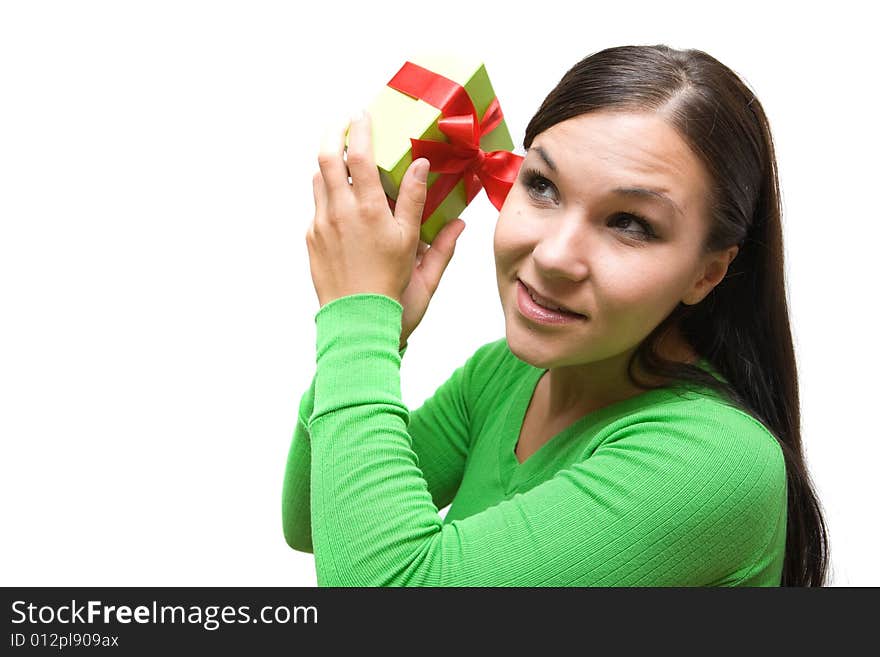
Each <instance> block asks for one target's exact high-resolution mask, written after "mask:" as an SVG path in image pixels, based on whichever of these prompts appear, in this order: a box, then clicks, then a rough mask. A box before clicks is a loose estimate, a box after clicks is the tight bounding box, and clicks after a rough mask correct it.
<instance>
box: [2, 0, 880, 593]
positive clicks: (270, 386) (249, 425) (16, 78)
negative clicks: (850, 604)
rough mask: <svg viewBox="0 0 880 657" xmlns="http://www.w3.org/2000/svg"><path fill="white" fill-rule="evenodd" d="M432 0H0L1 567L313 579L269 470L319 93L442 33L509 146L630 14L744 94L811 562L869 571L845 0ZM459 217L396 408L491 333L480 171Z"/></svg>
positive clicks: (842, 570)
mask: <svg viewBox="0 0 880 657" xmlns="http://www.w3.org/2000/svg"><path fill="white" fill-rule="evenodd" d="M442 4H443V6H444V7H445V8H446V9H445V10H444V12H442V13H440V12H438V11H437V9H436V7H437V6H439V4H437V3H433V2H427V1H426V2H412V1H406V2H386V3H382V4H372V3H362V2H359V3H351V4H350V5H349V4H344V3H339V2H314V3H312V2H302V3H300V2H296V3H294V2H255V1H253V0H251V1H249V2H218V1H216V0H214V1H211V2H184V1H180V0H177V1H174V2H167V1H157V0H152V1H151V2H75V3H74V2H52V3H49V2H35V1H29V2H10V1H7V2H4V3H3V4H2V5H0V219H2V234H0V308H2V311H0V312H2V315H0V318H2V322H0V331H2V340H0V407H2V408H0V436H2V458H0V487H2V488H0V490H2V516H0V523H2V533H3V540H2V542H0V550H2V555H0V556H2V558H0V582H2V584H3V585H21V586H31V585H34V586H37V585H39V586H49V585H70V586H75V585H94V586H105V585H106V586H123V585H126V586H127V585H150V586H160V585H180V586H198V585H205V586H221V585H232V586H244V585H257V586H285V585H313V584H315V574H314V561H313V557H312V555H309V554H303V553H299V552H294V551H293V550H291V549H290V548H289V547H288V546H287V545H286V543H285V542H284V538H283V536H282V532H281V516H280V496H281V483H282V478H283V472H284V466H285V460H286V456H287V449H288V446H289V443H290V438H291V435H292V432H293V428H294V422H295V418H296V411H297V407H298V404H299V399H300V396H301V394H302V392H303V391H304V390H305V389H306V388H307V387H308V384H309V382H310V381H311V378H312V375H313V372H314V358H315V325H314V314H315V313H316V312H317V310H318V303H317V299H316V296H315V292H314V287H313V286H312V282H311V276H310V273H309V264H308V254H307V250H306V245H305V231H306V229H307V227H308V224H309V223H310V221H311V219H312V215H313V210H314V205H313V201H312V191H311V176H312V174H313V172H314V171H315V170H316V169H317V160H316V155H317V149H318V145H319V141H320V135H321V132H322V130H323V128H324V126H326V125H327V124H328V123H329V118H330V117H331V116H347V115H348V114H349V113H350V112H351V111H352V110H354V109H356V108H358V107H361V106H364V105H367V104H368V103H369V101H370V100H371V99H372V98H373V96H374V95H375V93H376V92H377V91H378V89H379V87H380V86H382V85H384V84H385V82H386V81H387V80H388V79H389V78H390V76H391V75H393V74H394V73H395V72H396V71H397V69H398V68H399V67H400V65H401V64H402V63H403V61H405V60H406V59H407V57H408V56H410V54H411V53H416V52H422V51H424V50H426V49H434V50H443V49H447V50H449V51H452V52H466V53H469V54H475V55H476V56H478V57H480V58H481V59H482V60H483V61H484V62H485V64H486V68H487V71H488V72H489V75H490V77H491V79H492V82H493V85H494V88H495V91H496V92H497V93H498V96H499V99H500V101H501V104H502V108H503V110H504V112H505V115H506V117H507V121H508V125H509V126H510V129H511V132H512V134H513V137H514V141H515V143H516V144H517V150H516V152H518V153H522V135H523V132H524V130H525V126H526V124H527V122H528V120H529V119H530V118H531V116H532V115H533V114H534V112H535V111H536V110H537V108H538V106H539V105H540V103H541V101H542V100H543V98H544V96H545V95H546V94H547V93H548V92H549V91H550V90H551V89H552V88H553V86H554V85H555V84H556V83H557V82H558V80H559V78H560V77H561V76H562V75H563V73H564V72H565V71H566V70H568V68H569V67H571V66H572V65H573V64H575V63H576V62H577V61H579V60H580V59H581V58H583V57H585V56H586V55H589V54H591V53H593V52H596V51H598V50H601V49H603V48H606V47H610V46H615V45H627V44H631V45H638V44H655V43H664V44H667V45H670V46H672V47H675V48H697V49H701V50H705V51H706V52H708V53H709V54H711V55H712V56H714V57H716V58H717V59H719V60H720V61H722V62H723V63H725V64H727V65H728V66H729V67H731V68H732V69H733V70H734V71H736V72H737V73H739V74H740V76H741V77H742V78H743V79H744V80H745V81H746V83H747V84H748V85H749V86H750V87H751V88H752V89H753V90H754V91H755V92H756V93H757V95H758V98H759V99H760V101H761V102H762V104H763V106H764V108H765V110H766V112H767V114H768V115H769V119H770V121H771V127H772V129H773V131H774V136H775V139H776V145H777V149H778V150H777V154H778V163H779V170H780V182H781V185H782V192H783V202H784V213H785V214H784V230H785V240H786V256H785V257H786V273H787V277H788V286H789V302H790V311H791V320H792V325H793V329H794V335H795V340H796V348H797V354H798V360H799V369H800V386H801V395H802V397H801V402H802V415H803V418H802V419H803V439H804V443H805V447H806V452H807V459H808V465H809V467H810V470H811V472H812V475H813V477H814V480H815V483H816V485H817V487H818V490H819V494H820V497H821V500H822V503H823V505H824V508H825V511H826V514H827V519H828V522H829V525H830V533H831V541H832V548H831V549H832V557H833V559H832V563H833V581H832V583H833V584H836V585H875V586H876V585H878V584H880V565H878V562H877V559H876V554H877V550H878V541H877V537H878V530H877V511H876V509H877V504H876V502H877V497H878V496H877V493H876V490H877V477H876V474H875V473H876V472H877V467H878V466H877V464H878V461H880V448H878V444H877V442H878V434H880V432H878V428H877V427H878V425H877V422H876V417H877V410H876V409H877V402H876V400H875V399H874V394H873V392H874V390H873V389H874V387H875V384H874V377H875V376H876V372H877V370H878V367H877V366H878V358H877V355H876V349H875V347H874V345H875V344H876V341H875V337H874V334H875V331H876V324H875V323H873V322H872V321H871V320H872V319H873V318H874V313H873V311H874V308H873V306H874V303H873V302H871V301H870V299H872V298H876V289H875V283H876V280H877V277H876V273H875V271H876V269H875V268H876V266H877V251H878V250H877V244H878V241H877V237H878V224H877V220H878V211H877V207H878V206H877V199H876V197H875V193H876V191H877V188H878V183H877V174H878V170H877V164H876V157H877V152H878V146H880V144H878V139H877V119H876V112H877V107H876V102H875V99H874V97H873V96H872V93H873V90H874V88H875V87H876V80H877V54H876V50H875V48H874V45H873V44H874V42H875V35H874V33H873V31H872V30H870V28H869V23H870V21H869V20H868V17H867V15H865V14H864V10H863V9H862V7H863V6H867V4H868V3H847V2H835V3H833V5H830V7H825V6H817V7H813V6H811V5H808V4H807V3H801V4H799V5H797V8H796V9H794V7H795V5H791V4H789V3H785V4H784V5H783V3H779V4H775V3H769V2H742V1H740V2H736V3H723V4H721V3H719V4H718V5H710V4H708V3H706V2H692V3H675V2H663V3H656V2H628V3H625V4H622V3H615V2H610V3H599V2H595V3H593V2H589V3H583V2H577V3H575V2H570V1H566V2H555V1H548V0H541V2H534V3H500V2H499V3H478V2H472V1H468V2H457V1H453V2H450V1H448V0H445V1H444V2H443V3H442ZM780 5H783V6H784V7H786V10H782V9H779V8H778V7H779V6H780ZM789 7H792V9H791V10H790V11H789V10H788V8H789ZM462 218H463V219H464V220H465V221H466V222H467V229H466V230H465V232H464V234H463V235H462V237H461V239H460V241H459V246H458V248H457V250H456V253H455V257H454V259H453V261H452V264H451V265H450V266H449V268H448V270H447V272H446V275H445V277H444V280H443V282H442V284H441V286H440V289H439V290H438V292H437V294H436V295H435V297H434V299H433V301H432V303H431V306H430V308H429V310H428V313H427V315H426V317H425V320H424V321H423V323H422V325H421V326H420V327H419V329H418V330H417V331H416V333H415V334H414V335H413V337H412V338H411V339H410V348H409V351H408V352H407V354H406V356H405V358H404V362H403V370H402V377H403V386H404V401H405V402H406V403H407V405H408V406H409V407H410V408H411V409H414V408H416V407H417V406H418V405H419V404H420V403H421V402H422V401H423V400H424V399H425V398H427V397H428V396H429V395H430V394H431V393H432V392H433V390H434V389H436V387H437V386H438V385H439V384H440V383H441V382H442V381H444V380H445V379H446V378H447V377H448V376H449V374H451V372H452V370H453V369H454V368H455V367H457V366H458V365H460V364H461V363H463V362H464V360H465V359H466V358H467V357H468V356H470V355H471V354H472V353H473V352H474V351H475V350H476V348H477V347H479V346H480V345H482V344H484V343H486V342H489V341H492V340H496V339H498V338H500V337H503V335H504V324H503V316H502V313H501V306H500V303H499V301H498V291H497V287H496V282H495V270H494V261H493V254H492V232H493V230H494V222H495V220H496V218H497V211H495V209H494V207H492V205H491V204H490V203H489V202H488V200H487V199H486V197H485V194H484V193H481V195H480V196H479V197H478V198H477V199H476V200H475V201H474V202H473V203H472V204H471V205H470V206H469V207H468V208H467V210H466V211H465V212H464V213H463V214H462Z"/></svg>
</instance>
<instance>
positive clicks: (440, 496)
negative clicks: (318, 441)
mask: <svg viewBox="0 0 880 657" xmlns="http://www.w3.org/2000/svg"><path fill="white" fill-rule="evenodd" d="M408 348H409V345H408V344H406V345H404V346H403V348H402V349H401V350H400V351H399V354H400V357H401V359H402V358H403V356H404V354H405V353H406V351H407V349H408ZM474 359H475V357H472V358H471V359H469V360H468V362H467V363H465V364H464V365H462V366H460V367H459V368H458V369H457V370H455V372H453V374H452V375H451V376H450V377H449V378H448V379H447V380H446V381H445V382H444V383H443V384H442V385H441V386H440V387H439V388H438V389H437V391H436V392H434V394H433V395H431V396H430V397H429V398H428V399H426V400H425V402H424V403H423V404H422V405H421V406H420V407H419V408H418V409H416V410H415V411H413V412H412V413H411V414H410V417H409V434H410V436H411V439H412V449H413V451H414V453H415V457H416V463H417V465H418V466H419V467H420V469H421V471H422V474H423V476H424V478H425V481H426V482H427V486H428V492H429V493H430V494H431V497H432V500H433V502H434V504H435V505H436V506H437V508H438V509H442V508H444V507H446V506H447V505H448V504H450V503H451V502H452V499H453V498H454V497H455V493H456V492H457V491H458V487H459V486H460V484H461V480H462V477H463V476H464V466H465V461H466V459H467V453H468V443H469V433H468V428H469V418H468V413H469V411H468V408H467V404H466V401H465V389H466V387H467V375H468V372H469V369H470V367H471V365H472V363H473V362H474ZM314 401H315V377H312V382H311V385H310V386H309V388H308V390H306V392H305V393H304V394H303V396H302V398H301V399H300V405H299V411H298V413H297V422H296V428H295V429H294V433H293V439H292V441H291V443H290V448H289V450H288V455H287V465H286V467H285V471H284V481H283V486H282V501H281V517H282V528H283V531H284V538H285V540H286V541H287V544H288V545H289V546H290V547H292V548H293V549H295V550H298V551H300V552H313V551H314V548H313V546H312V527H311V508H310V507H311V504H310V499H309V497H310V488H311V485H310V478H311V475H310V470H311V460H312V459H311V446H310V444H309V441H310V438H309V430H308V421H309V417H310V416H311V414H312V409H313V408H314Z"/></svg>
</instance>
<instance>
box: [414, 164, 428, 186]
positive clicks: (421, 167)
mask: <svg viewBox="0 0 880 657" xmlns="http://www.w3.org/2000/svg"><path fill="white" fill-rule="evenodd" d="M430 166H431V165H430V163H429V162H428V161H427V160H419V161H418V162H416V166H415V171H414V172H413V175H414V176H415V178H416V180H417V181H419V182H425V181H426V180H427V179H428V169H429V168H430Z"/></svg>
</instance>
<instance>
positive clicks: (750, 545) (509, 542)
mask: <svg viewBox="0 0 880 657" xmlns="http://www.w3.org/2000/svg"><path fill="white" fill-rule="evenodd" d="M402 310H403V308H402V306H401V305H400V304H399V303H397V302H396V301H395V300H394V299H392V298H390V297H386V296H384V295H371V294H357V295H350V296H347V297H342V298H340V299H336V300H334V301H333V302H331V303H329V304H326V305H325V306H324V307H323V308H321V309H320V310H319V311H318V314H317V315H316V317H315V321H316V324H317V372H316V376H315V405H314V408H313V411H312V414H311V416H310V417H309V421H308V427H309V431H310V433H311V445H312V462H311V474H312V479H311V480H312V517H311V519H312V538H313V542H314V554H315V565H316V570H317V576H318V584H319V585H320V586H688V585H701V584H711V583H713V582H715V581H721V580H725V578H727V579H726V580H725V581H727V582H728V583H737V581H736V577H733V576H734V575H737V573H738V574H739V579H744V578H745V577H746V576H747V575H748V574H749V572H751V570H753V567H754V566H755V565H756V564H757V563H758V561H759V560H760V559H762V558H764V557H763V555H764V554H765V553H766V549H767V547H768V546H769V545H770V544H771V542H772V541H773V540H774V537H778V536H779V532H780V531H783V532H784V525H782V524H780V523H782V522H784V517H785V515H784V513H785V492H786V491H785V465H784V461H783V458H782V452H781V450H780V449H779V446H778V445H777V444H776V443H775V442H774V441H772V440H766V439H763V438H766V436H763V437H762V436H761V434H759V433H758V432H755V431H752V432H751V433H747V434H746V435H745V438H741V437H740V436H734V435H732V434H731V435H730V436H725V437H723V439H722V440H720V441H719V440H712V439H710V438H709V435H708V434H709V428H708V427H707V428H706V429H702V430H698V429H694V427H695V426H696V423H693V422H691V423H674V422H670V423H660V422H644V423H642V424H633V425H628V426H627V427H626V428H625V429H623V430H621V431H620V432H618V434H615V436H614V437H613V438H611V439H609V440H606V441H605V442H603V443H602V445H601V446H600V447H599V448H598V449H596V450H595V451H594V452H593V453H592V454H589V455H585V456H584V458H583V459H581V460H579V461H577V462H575V463H574V464H572V465H571V466H569V467H566V468H563V469H562V470H560V471H559V472H557V473H556V474H555V475H554V476H553V477H552V478H550V479H548V480H546V481H544V482H542V483H541V484H539V485H537V486H535V487H534V488H532V489H530V490H528V491H527V492H525V493H516V494H515V495H514V496H513V497H512V498H510V499H506V500H503V501H502V502H500V503H498V504H496V505H494V506H492V507H489V508H487V509H485V510H484V511H482V512H479V513H476V514H474V515H471V516H469V517H467V518H463V519H456V520H453V521H451V522H449V523H447V524H445V525H444V524H443V523H442V519H441V518H440V516H439V515H438V510H437V507H436V506H435V505H434V503H433V501H432V498H431V495H430V493H429V492H428V488H427V484H426V482H425V479H424V478H423V476H422V473H421V471H420V470H419V468H418V467H417V457H416V455H415V453H414V451H413V448H412V439H411V437H410V435H409V433H408V432H407V422H408V418H409V413H408V410H407V408H406V406H405V405H404V404H403V402H402V401H401V395H400V376H399V367H400V357H399V354H398V353H397V341H398V335H399V331H400V321H401V317H402ZM712 430H714V427H713V428H712ZM744 441H745V445H744V444H743V443H744ZM738 568H739V569H741V570H739V571H738V570H737V569H738Z"/></svg>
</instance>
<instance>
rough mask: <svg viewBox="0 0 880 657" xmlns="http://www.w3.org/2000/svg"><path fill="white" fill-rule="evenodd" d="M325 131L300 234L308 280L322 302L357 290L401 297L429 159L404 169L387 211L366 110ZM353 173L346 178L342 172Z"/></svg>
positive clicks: (416, 240) (411, 259) (412, 258)
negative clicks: (309, 214) (308, 219)
mask: <svg viewBox="0 0 880 657" xmlns="http://www.w3.org/2000/svg"><path fill="white" fill-rule="evenodd" d="M344 151H345V130H344V129H335V130H333V131H332V132H330V133H328V134H327V135H326V136H325V139H324V141H323V143H322V146H321V151H320V152H319V154H318V165H319V167H320V171H318V172H317V173H316V174H315V176H314V178H313V179H312V190H313V192H314V197H315V218H314V220H313V221H312V224H311V226H309V229H308V231H307V233H306V245H307V246H308V250H309V264H310V267H311V273H312V282H313V283H314V285H315V291H316V292H317V295H318V302H319V303H320V305H321V307H323V306H324V305H326V304H328V303H330V302H331V301H334V300H335V299H338V298H340V297H344V296H348V295H351V294H358V293H366V292H370V293H375V294H384V295H386V296H389V297H391V298H393V299H395V300H396V301H398V302H400V301H401V299H402V297H403V293H404V290H406V288H407V286H408V285H409V281H410V277H411V276H412V270H413V265H414V263H415V253H416V250H417V248H418V243H419V230H420V228H421V219H422V209H423V208H424V205H425V195H426V180H427V176H428V165H429V163H428V161H427V160H426V159H424V158H420V159H418V160H416V161H415V162H413V163H412V164H411V165H410V167H409V168H408V169H407V171H406V174H405V175H404V177H403V181H402V182H401V185H400V194H399V196H398V199H397V202H396V204H395V211H394V213H393V214H392V212H391V209H390V208H389V207H388V200H387V199H386V197H385V192H384V190H383V188H382V183H381V181H380V180H379V172H378V170H377V169H376V162H375V159H374V157H373V144H372V130H371V126H370V119H369V116H366V115H365V116H363V117H362V118H359V119H355V120H352V122H351V124H350V128H349V143H348V151H347V152H348V160H347V164H348V166H347V167H346V161H345V160H343V153H344ZM349 175H350V176H351V183H349V182H348V177H349Z"/></svg>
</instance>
